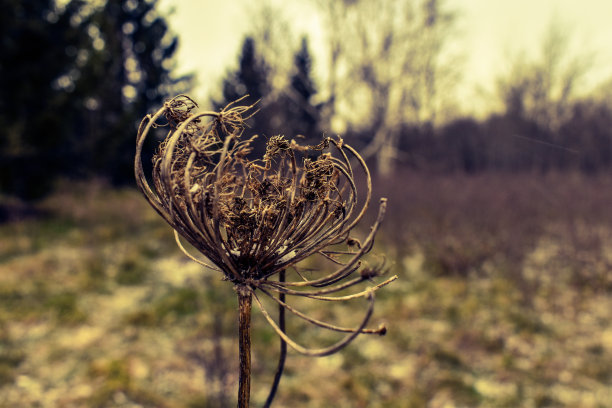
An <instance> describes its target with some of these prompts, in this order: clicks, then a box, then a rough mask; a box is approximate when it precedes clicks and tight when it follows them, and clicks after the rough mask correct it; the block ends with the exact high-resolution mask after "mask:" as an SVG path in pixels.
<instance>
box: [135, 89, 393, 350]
mask: <svg viewBox="0 0 612 408" xmlns="http://www.w3.org/2000/svg"><path fill="white" fill-rule="evenodd" d="M237 102H239V101H237ZM196 108H197V104H196V103H195V102H194V101H193V100H192V99H191V98H189V97H187V96H184V95H179V96H177V97H175V98H173V99H172V100H170V101H168V102H166V103H165V104H164V106H163V107H162V108H161V109H159V110H158V111H157V112H156V113H155V114H153V115H148V116H147V117H145V118H144V120H143V121H142V123H141V125H140V128H139V130H138V136H137V149H136V158H135V175H136V180H137V183H138V186H139V188H140V189H141V191H142V192H143V193H144V195H145V197H146V198H147V200H148V201H149V203H150V204H151V205H152V206H153V208H155V210H156V211H157V212H158V213H159V214H160V215H161V216H162V217H163V218H164V219H165V220H166V221H167V222H168V224H170V225H171V226H172V228H174V230H175V235H176V241H177V243H178V245H179V247H180V248H181V250H182V251H183V252H185V253H186V254H187V255H188V256H189V257H190V258H191V259H193V260H194V261H196V262H199V263H200V264H202V265H204V266H205V267H207V268H211V269H216V270H219V271H221V273H223V275H224V277H225V279H227V280H229V281H230V282H232V283H233V284H234V285H235V286H236V287H237V288H238V289H239V291H241V293H244V292H248V293H249V298H250V296H251V295H252V296H253V297H254V299H255V303H256V304H257V305H258V306H259V308H260V310H261V312H262V313H263V315H264V316H265V317H266V319H267V320H268V321H269V323H270V324H271V326H272V327H273V328H274V330H275V331H276V332H277V333H278V335H279V336H280V337H281V338H282V339H283V341H286V342H287V344H289V345H290V346H291V347H292V348H294V349H295V350H297V351H298V352H300V353H303V354H307V355H312V356H323V355H328V354H331V353H334V352H336V351H338V350H340V349H341V348H342V347H344V346H346V345H347V344H348V343H349V342H350V341H352V340H353V339H354V338H355V337H356V336H357V335H359V334H360V333H376V334H384V332H385V331H386V329H385V328H384V327H379V328H377V329H366V328H365V327H366V325H367V323H368V321H369V319H370V316H371V314H372V310H373V304H374V292H375V291H376V290H377V289H379V288H381V287H383V286H385V285H387V284H388V283H390V282H392V281H393V280H395V279H396V278H397V277H396V276H393V277H391V278H389V279H387V280H384V281H382V282H380V283H378V284H375V285H371V286H366V287H365V288H362V289H361V290H358V291H357V292H356V293H353V294H350V295H344V294H343V295H338V294H337V293H338V292H340V291H345V290H346V289H348V288H352V287H354V286H356V285H358V284H361V283H364V282H365V284H366V285H367V284H368V282H367V281H371V280H372V279H374V278H377V277H379V276H380V275H381V274H382V271H381V268H367V269H362V267H361V258H362V257H363V256H364V255H365V254H366V253H368V252H369V251H370V250H371V248H372V245H373V243H374V236H375V234H376V232H377V231H378V228H379V226H380V223H381V221H382V219H383V216H384V213H385V209H386V200H385V199H382V200H381V201H380V206H379V210H378V217H377V219H376V221H375V222H374V225H372V227H371V230H370V232H369V234H368V235H367V237H366V238H365V239H364V240H363V242H361V243H359V241H357V240H355V239H354V238H352V237H351V238H349V233H350V232H351V231H352V230H353V228H354V227H355V226H356V225H357V223H358V222H359V221H360V220H361V219H362V218H363V216H364V214H365V212H366V209H367V208H368V206H369V205H370V202H371V190H372V188H371V187H372V185H371V179H370V173H369V171H368V168H367V166H366V164H365V162H364V160H363V159H362V157H361V156H360V155H359V154H358V153H357V151H355V149H353V148H352V147H351V146H349V145H347V144H346V143H344V142H343V140H342V139H339V138H338V139H334V138H325V139H324V140H323V141H322V142H321V143H320V144H318V145H316V146H301V145H299V144H297V143H296V142H295V141H293V140H292V141H289V140H287V139H285V137H283V136H274V137H271V138H270V139H269V140H268V142H267V146H266V152H265V154H264V156H263V158H261V159H259V160H252V159H251V158H250V153H251V150H252V148H251V146H252V144H253V142H254V140H255V138H254V137H253V138H250V139H244V138H242V133H243V130H244V128H245V124H244V122H245V120H246V119H248V118H250V117H251V116H252V114H253V113H252V112H253V108H254V107H253V106H240V105H237V104H236V103H232V104H230V105H228V106H227V107H226V108H225V109H223V110H221V111H220V112H198V113H195V112H194V111H195V109H196ZM159 126H168V128H169V129H168V135H167V137H166V139H165V140H164V141H163V142H162V143H161V144H160V146H159V148H158V151H157V153H156V154H155V156H154V159H153V171H152V174H151V175H150V179H151V183H149V181H148V179H147V177H146V176H145V174H144V170H143V166H142V148H143V145H144V141H145V139H146V138H147V136H148V135H149V132H150V130H151V129H152V128H154V127H159ZM352 163H356V166H354V165H353V164H352ZM357 172H361V173H362V176H363V179H364V180H365V191H358V187H357V183H356V178H357V177H356V176H357V174H356V173H357ZM179 237H182V239H184V240H186V241H187V242H189V243H190V244H191V245H192V246H193V247H195V248H196V249H197V250H199V251H200V252H201V253H202V255H204V256H205V257H206V258H207V259H208V261H207V262H205V261H202V260H200V259H197V258H196V257H194V256H192V255H191V254H189V253H188V252H187V251H186V250H185V248H184V247H183V245H182V244H181V240H180V238H179ZM339 244H344V245H345V247H346V249H343V250H337V249H336V248H337V246H338V245H339ZM312 255H320V256H322V257H324V258H325V259H328V260H330V261H332V262H333V264H334V267H335V270H334V271H332V272H326V273H321V274H320V275H315V273H311V274H310V276H312V275H315V276H316V277H313V278H307V277H306V276H305V275H304V274H303V273H301V272H300V269H299V266H298V263H299V262H301V261H303V260H304V259H306V258H308V257H310V256H312ZM290 272H292V273H295V279H294V280H288V281H287V280H285V273H290ZM261 295H266V296H269V297H270V298H271V299H273V300H274V302H276V303H277V304H278V305H279V307H280V308H281V309H285V310H286V311H288V312H290V313H292V314H294V315H295V316H297V317H299V318H301V319H303V320H305V321H306V322H309V323H312V324H314V325H316V326H318V327H322V328H325V329H329V330H334V331H339V332H345V333H347V334H346V336H345V337H344V338H343V339H341V340H339V341H338V342H337V343H336V344H333V345H331V346H329V347H324V348H314V349H313V348H306V347H303V346H301V345H299V344H298V343H296V342H295V341H293V340H292V339H291V338H290V337H289V336H288V335H287V334H286V333H285V331H284V329H283V328H282V327H279V324H278V323H277V322H276V321H275V320H274V319H273V318H272V316H270V314H269V313H268V312H267V310H266V309H265V308H264V305H263V304H262V302H261V300H260V298H259V297H260V296H261ZM293 296H299V297H305V298H310V299H316V300H324V301H344V300H349V299H355V298H365V299H368V300H369V307H368V308H367V310H366V311H365V314H364V317H363V319H362V320H361V323H360V324H359V325H358V326H357V327H355V328H345V327H339V326H335V325H332V324H329V323H326V322H323V321H320V320H317V319H314V318H311V317H309V316H307V315H306V314H304V313H302V312H300V311H299V310H297V309H295V308H294V307H293V306H291V305H290V302H288V301H286V300H285V299H286V297H289V298H291V297H293ZM283 315H284V313H283ZM283 319H284V318H283ZM283 323H284V322H283ZM281 326H283V324H281Z"/></svg>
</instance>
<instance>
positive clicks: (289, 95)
mask: <svg viewBox="0 0 612 408" xmlns="http://www.w3.org/2000/svg"><path fill="white" fill-rule="evenodd" d="M316 93H317V89H316V87H315V83H314V80H313V78H312V57H311V55H310V51H309V49H308V39H307V38H306V37H303V38H302V43H301V46H300V48H299V50H298V51H297V52H296V53H295V56H294V67H293V74H292V75H291V76H290V80H289V84H288V85H287V87H286V88H285V89H284V90H283V91H282V96H281V103H280V107H281V108H282V109H283V111H284V112H283V116H284V118H283V124H282V129H281V130H282V133H284V134H286V135H287V136H288V137H290V138H291V137H295V136H297V135H303V136H305V137H306V138H308V139H313V140H312V141H313V142H314V140H315V139H320V137H321V134H320V125H321V107H322V105H321V104H319V105H314V104H313V100H312V99H313V97H314V96H315V95H316Z"/></svg>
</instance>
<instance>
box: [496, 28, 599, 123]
mask: <svg viewBox="0 0 612 408" xmlns="http://www.w3.org/2000/svg"><path fill="white" fill-rule="evenodd" d="M571 40H572V37H571V35H570V32H569V31H568V30H567V28H565V27H563V26H562V25H561V24H560V23H559V22H558V21H553V22H552V23H551V24H550V25H549V27H548V29H547V31H546V33H545V35H544V37H543V40H542V43H541V48H540V51H539V55H538V56H537V57H536V58H534V59H533V60H529V59H528V58H527V57H526V56H525V54H524V53H523V54H521V55H520V56H518V57H515V60H514V62H513V63H512V64H511V70H510V72H509V73H508V74H506V75H505V76H503V77H501V78H499V79H498V81H497V89H498V90H497V92H498V94H499V97H500V98H501V100H502V103H503V105H504V108H505V111H506V113H507V114H509V115H512V116H516V117H521V118H524V119H528V120H531V121H533V122H535V123H536V124H538V125H539V126H540V127H542V128H543V129H546V130H549V131H552V132H555V131H556V130H558V129H559V126H561V125H562V124H563V122H565V121H566V120H567V119H568V118H569V116H570V115H571V109H572V105H573V103H574V102H575V99H576V96H577V95H576V91H577V89H578V88H579V85H580V82H581V81H582V80H583V79H584V77H585V75H586V74H587V73H588V71H589V69H590V66H591V63H592V61H593V58H592V56H590V55H586V54H580V55H577V54H575V53H572V50H571V45H572V43H571Z"/></svg>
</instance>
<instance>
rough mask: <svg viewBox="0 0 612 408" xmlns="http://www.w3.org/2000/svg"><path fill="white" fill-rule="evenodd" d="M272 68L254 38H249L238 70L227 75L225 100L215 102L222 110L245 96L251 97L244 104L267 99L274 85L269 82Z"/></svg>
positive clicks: (245, 43)
mask: <svg viewBox="0 0 612 408" xmlns="http://www.w3.org/2000/svg"><path fill="white" fill-rule="evenodd" d="M269 71H270V68H269V67H268V64H267V63H266V61H265V60H264V59H263V57H262V56H261V55H259V54H258V52H257V50H256V47H255V40H254V39H253V37H250V36H247V37H246V38H245V39H244V41H243V43H242V51H241V53H240V56H239V62H238V68H237V69H236V70H235V71H230V72H228V73H227V75H226V78H225V79H224V80H223V99H222V100H221V101H216V102H214V105H215V107H216V108H218V109H221V108H223V107H224V106H225V105H227V104H228V103H230V102H233V101H235V100H237V99H239V98H242V97H243V96H245V95H249V96H248V98H246V99H245V100H244V101H243V103H246V104H249V105H250V104H253V103H255V102H257V101H261V100H262V99H264V98H265V97H267V96H268V95H269V94H270V92H271V90H272V85H271V84H270V80H269Z"/></svg>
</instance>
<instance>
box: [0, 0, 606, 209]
mask: <svg viewBox="0 0 612 408" xmlns="http://www.w3.org/2000/svg"><path fill="white" fill-rule="evenodd" d="M62 4H63V5H62V6H61V7H60V6H58V5H57V4H56V2H54V1H53V0H45V1H17V0H6V1H4V2H2V3H1V5H0V8H1V10H0V35H1V38H2V53H1V54H0V191H1V192H3V193H5V194H10V195H16V196H19V197H22V198H37V197H41V196H43V195H44V194H46V193H47V192H48V191H50V189H51V188H52V187H53V184H54V182H55V180H57V179H58V178H63V177H70V178H91V177H95V178H104V179H107V180H109V181H111V182H113V183H131V182H132V177H133V176H132V157H133V150H134V146H133V145H134V137H135V136H134V135H135V132H136V127H137V125H138V123H139V121H140V120H141V119H142V117H143V116H144V115H146V114H147V113H150V112H151V111H152V110H153V109H156V108H157V107H158V106H160V105H161V104H162V103H163V101H164V100H166V99H167V98H169V97H171V96H173V95H175V94H178V93H182V92H187V91H189V90H191V89H192V88H193V84H194V75H177V74H176V71H177V70H176V62H175V52H176V50H177V47H178V44H179V38H178V37H177V35H176V34H174V33H173V31H172V30H171V28H170V27H169V23H168V21H167V20H166V18H165V17H164V16H163V15H162V14H161V13H160V11H159V5H158V1H157V0H127V1H120V0H107V1H105V2H98V3H93V2H87V1H82V0H72V1H68V2H63V3H62ZM317 4H318V7H319V9H318V11H319V13H320V15H321V16H322V17H321V18H322V20H323V21H324V22H326V21H327V22H329V21H333V22H334V24H333V25H330V24H326V25H325V26H326V27H330V28H329V31H328V32H326V38H327V47H328V49H327V50H323V51H322V50H317V53H316V55H320V54H321V52H323V53H325V52H326V53H327V58H326V60H327V63H328V66H327V69H326V72H327V76H326V78H324V79H321V78H316V77H315V74H314V72H313V55H314V54H315V53H313V52H312V50H311V48H310V44H309V40H308V36H301V37H299V38H298V40H295V41H290V40H289V39H290V38H292V35H291V34H290V33H288V31H287V30H288V28H287V26H289V24H287V25H285V26H283V24H282V21H287V20H283V19H282V18H280V17H282V16H279V14H278V13H276V12H275V11H274V10H271V9H263V11H262V12H261V14H260V15H254V16H253V21H254V22H255V24H254V25H253V26H254V28H253V30H251V32H250V33H249V34H247V35H246V36H245V37H244V39H243V42H242V45H241V49H240V50H237V52H238V57H237V64H236V65H235V66H234V67H233V68H229V69H228V70H227V72H226V75H225V77H224V78H223V80H222V83H221V84H220V92H218V93H217V94H215V95H216V96H215V97H212V99H211V100H210V101H203V103H210V104H211V105H212V106H213V107H215V108H217V109H221V108H223V107H224V106H226V105H227V104H228V103H230V102H232V101H234V100H236V99H238V98H241V97H243V96H244V95H247V94H248V95H249V97H248V98H247V99H245V100H243V101H242V103H255V102H257V103H258V109H259V112H258V113H257V115H256V116H255V117H254V118H252V119H250V121H249V126H250V128H249V129H248V132H249V133H251V134H258V135H260V136H261V137H262V138H266V137H270V136H272V135H275V134H285V135H286V136H287V137H289V138H293V137H300V138H304V139H306V140H307V141H313V142H314V141H315V140H317V139H320V137H321V136H322V135H333V134H335V132H336V129H337V126H336V125H335V124H337V123H342V124H343V126H342V137H343V138H345V139H346V140H348V141H349V142H350V143H351V144H352V145H355V146H357V147H359V148H360V149H361V151H362V152H363V154H364V156H366V157H367V158H368V160H370V161H371V162H372V163H373V164H375V166H374V168H376V169H378V171H380V172H383V173H389V172H390V171H391V170H392V169H393V168H394V167H396V166H407V167H410V168H414V169H418V170H433V171H449V172H450V171H462V172H480V171H488V170H499V171H543V172H545V171H576V170H577V171H583V172H588V173H594V172H601V171H609V170H610V168H611V167H612V104H611V103H610V99H609V98H606V97H605V95H608V94H609V92H607V91H606V89H607V88H609V87H610V86H609V85H608V86H607V88H606V86H603V85H602V86H600V87H599V88H598V89H597V92H593V93H592V94H590V95H584V94H580V95H579V94H578V92H577V89H578V88H579V83H580V79H581V77H582V76H583V75H584V74H585V72H586V70H587V69H588V61H586V60H585V59H584V58H583V57H580V56H576V57H575V58H574V57H572V56H571V53H569V52H568V48H567V44H568V37H564V36H563V32H564V31H563V30H562V29H559V27H552V28H551V30H550V31H549V33H548V34H547V36H546V38H544V40H543V42H542V52H541V56H539V57H537V58H534V59H532V60H529V59H526V58H522V59H516V60H515V61H509V62H508V66H510V67H511V68H512V69H511V70H510V71H509V72H506V73H505V74H500V75H499V76H498V81H497V88H496V92H497V94H496V95H494V96H491V98H492V99H495V101H491V103H492V104H493V103H496V104H498V105H499V106H501V109H498V110H497V111H495V113H490V114H489V116H488V117H485V118H484V119H483V118H480V119H476V118H473V117H470V116H465V115H462V114H461V101H460V100H458V99H457V98H456V97H454V93H453V92H452V89H453V88H454V87H455V86H456V84H457V83H458V82H459V80H460V79H459V78H460V68H459V67H460V65H457V64H455V59H454V56H453V55H452V53H449V52H447V45H448V44H449V43H451V42H452V41H454V38H455V36H454V32H453V30H452V28H453V26H454V24H455V21H456V19H457V14H456V13H453V12H452V11H451V10H449V9H448V7H447V6H446V3H445V2H443V1H440V0H403V1H397V2H389V1H384V0H376V1H374V0H371V1H362V0H359V1H353V2H318V3H317ZM504 68H506V67H504ZM500 71H502V69H501V67H500ZM195 75H197V73H195ZM449 112H450V113H449Z"/></svg>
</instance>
